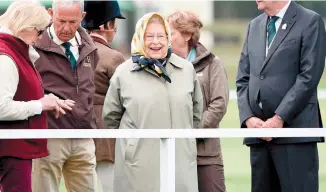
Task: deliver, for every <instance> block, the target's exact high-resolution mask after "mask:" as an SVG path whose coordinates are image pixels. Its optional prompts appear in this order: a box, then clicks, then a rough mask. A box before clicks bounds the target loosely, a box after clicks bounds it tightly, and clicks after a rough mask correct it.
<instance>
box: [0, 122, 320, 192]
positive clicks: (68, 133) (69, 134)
mask: <svg viewBox="0 0 326 192" xmlns="http://www.w3.org/2000/svg"><path fill="white" fill-rule="evenodd" d="M325 136H326V129H320V128H319V129H318V128H317V129H311V128H309V129H306V128H291V129H275V128H274V129H239V128H227V129H222V128H219V129H117V130H109V129H77V130H76V129H48V130H46V129H41V130H21V129H20V130H12V129H5V130H4V129H1V130H0V139H17V138H21V139H32V138H160V139H161V149H160V150H161V151H160V158H161V159H160V160H161V164H160V171H161V172H160V173H161V177H160V178H161V181H160V182H161V185H160V186H161V190H160V191H161V192H175V139H176V138H218V137H219V138H223V137H228V138H235V137H238V138H243V137H325Z"/></svg>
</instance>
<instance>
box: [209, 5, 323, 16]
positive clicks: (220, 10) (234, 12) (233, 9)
mask: <svg viewBox="0 0 326 192" xmlns="http://www.w3.org/2000/svg"><path fill="white" fill-rule="evenodd" d="M295 2H296V3H298V4H300V5H302V6H304V7H306V8H308V9H311V10H314V11H315V12H317V13H319V14H320V15H322V16H323V17H326V3H325V1H295ZM214 10H215V11H214V17H215V18H216V19H218V18H244V19H250V18H254V17H256V16H258V15H259V14H261V12H260V11H259V10H258V9H257V4H256V2H255V1H215V2H214Z"/></svg>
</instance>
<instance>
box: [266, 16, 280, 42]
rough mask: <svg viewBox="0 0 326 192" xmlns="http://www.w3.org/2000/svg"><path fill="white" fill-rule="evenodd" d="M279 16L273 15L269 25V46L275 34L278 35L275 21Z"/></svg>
mask: <svg viewBox="0 0 326 192" xmlns="http://www.w3.org/2000/svg"><path fill="white" fill-rule="evenodd" d="M278 18H279V17H278V16H272V17H271V18H270V20H269V22H268V25H267V40H268V47H269V46H270V45H271V43H272V41H273V39H274V37H275V35H276V26H275V23H276V21H277V20H278Z"/></svg>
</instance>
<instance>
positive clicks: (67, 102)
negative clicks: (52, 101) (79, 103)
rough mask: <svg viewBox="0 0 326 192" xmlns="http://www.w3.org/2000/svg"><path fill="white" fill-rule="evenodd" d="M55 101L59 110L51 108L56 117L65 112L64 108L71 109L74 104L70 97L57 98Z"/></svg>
mask: <svg viewBox="0 0 326 192" xmlns="http://www.w3.org/2000/svg"><path fill="white" fill-rule="evenodd" d="M56 102H57V104H58V106H59V110H53V113H54V116H55V118H56V119H58V118H59V116H60V114H63V115H65V114H66V112H65V110H69V111H71V110H72V107H73V106H74V105H75V101H73V100H70V99H67V100H62V99H59V98H58V99H57V101H56Z"/></svg>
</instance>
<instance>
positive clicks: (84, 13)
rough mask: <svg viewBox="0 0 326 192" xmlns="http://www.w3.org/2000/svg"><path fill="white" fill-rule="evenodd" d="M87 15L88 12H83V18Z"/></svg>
mask: <svg viewBox="0 0 326 192" xmlns="http://www.w3.org/2000/svg"><path fill="white" fill-rule="evenodd" d="M85 16H86V12H83V14H82V20H83V19H84V17H85Z"/></svg>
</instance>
